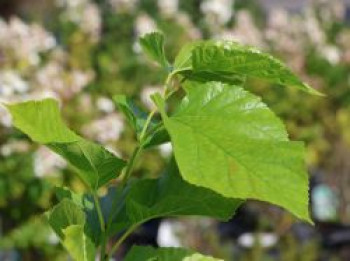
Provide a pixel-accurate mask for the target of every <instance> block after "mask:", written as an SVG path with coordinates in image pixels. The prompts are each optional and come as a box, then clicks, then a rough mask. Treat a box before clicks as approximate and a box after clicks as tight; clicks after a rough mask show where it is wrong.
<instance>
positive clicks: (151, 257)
mask: <svg viewBox="0 0 350 261" xmlns="http://www.w3.org/2000/svg"><path fill="white" fill-rule="evenodd" d="M135 260H143V261H155V260H161V261H223V260H222V259H217V258H213V257H209V256H203V255H201V254H199V253H195V252H193V251H191V250H188V249H184V248H174V247H162V248H158V249H157V248H153V247H149V246H133V247H132V248H131V250H130V251H129V253H128V254H127V256H126V258H125V261H135Z"/></svg>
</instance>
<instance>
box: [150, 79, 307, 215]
mask: <svg viewBox="0 0 350 261" xmlns="http://www.w3.org/2000/svg"><path fill="white" fill-rule="evenodd" d="M186 90H187V92H188V95H187V96H186V97H185V98H184V100H183V102H182V104H181V106H180V108H179V110H178V111H177V113H176V114H175V115H173V116H171V117H168V116H167V115H166V113H165V111H164V101H163V100H162V99H161V98H160V96H155V97H154V99H155V101H156V103H157V105H158V107H159V108H160V110H161V113H162V117H163V121H164V124H165V127H166V129H167V130H168V132H169V134H170V138H171V141H172V144H173V148H174V154H175V158H176V161H177V163H178V165H179V169H180V173H181V175H182V176H183V178H184V179H185V180H186V181H187V182H189V183H191V184H195V185H199V186H203V187H206V188H209V189H212V190H213V191H216V192H217V193H219V194H221V195H223V196H225V197H232V198H240V199H248V198H252V199H257V200H263V201H268V202H271V203H274V204H276V205H279V206H282V207H284V208H286V209H288V210H289V211H291V212H292V213H293V214H295V215H296V216H297V217H299V218H301V219H304V220H308V221H310V218H309V212H308V177H307V173H306V168H305V165H304V146H303V144H302V143H301V142H291V141H289V140H288V137H287V133H286V131H285V128H284V126H283V124H282V123H281V121H280V120H279V119H278V118H277V117H276V116H275V115H274V114H273V113H272V112H271V110H270V109H269V108H268V107H267V106H266V105H265V104H264V103H262V102H261V100H260V98H258V97H256V96H254V95H253V94H250V93H249V92H247V91H245V90H244V89H242V88H241V87H238V86H233V85H228V84H223V83H218V82H208V83H207V84H200V83H191V84H189V85H188V86H187V87H186Z"/></svg>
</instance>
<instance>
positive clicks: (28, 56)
mask: <svg viewBox="0 0 350 261" xmlns="http://www.w3.org/2000/svg"><path fill="white" fill-rule="evenodd" d="M54 46H56V40H55V38H54V37H53V35H52V34H50V33H48V32H47V31H45V29H44V28H42V27H41V26H39V25H37V24H32V25H28V24H26V23H24V22H23V21H21V20H20V19H19V18H17V17H12V18H11V19H10V20H9V22H8V23H5V22H3V21H1V22H0V48H3V49H5V50H6V51H7V52H5V55H7V54H12V56H13V57H11V59H13V58H15V59H18V60H25V61H28V62H29V64H31V65H38V64H39V62H40V57H39V53H41V52H44V51H48V50H50V49H52V48H53V47H54Z"/></svg>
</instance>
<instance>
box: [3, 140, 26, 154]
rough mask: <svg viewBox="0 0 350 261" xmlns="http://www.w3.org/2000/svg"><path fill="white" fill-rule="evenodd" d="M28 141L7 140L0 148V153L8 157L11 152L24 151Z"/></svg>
mask: <svg viewBox="0 0 350 261" xmlns="http://www.w3.org/2000/svg"><path fill="white" fill-rule="evenodd" d="M29 147H30V146H29V143H28V142H26V141H21V140H15V141H9V142H7V143H6V144H4V145H3V146H1V148H0V153H1V155H3V156H5V157H8V156H10V155H12V154H13V153H24V152H27V151H28V150H29Z"/></svg>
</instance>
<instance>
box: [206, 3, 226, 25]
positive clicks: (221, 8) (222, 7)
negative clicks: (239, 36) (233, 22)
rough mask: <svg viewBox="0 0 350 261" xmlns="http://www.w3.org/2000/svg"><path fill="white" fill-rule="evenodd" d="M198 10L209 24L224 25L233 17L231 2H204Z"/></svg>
mask: <svg viewBox="0 0 350 261" xmlns="http://www.w3.org/2000/svg"><path fill="white" fill-rule="evenodd" d="M200 8H201V11H202V12H203V13H204V15H205V16H206V17H207V19H209V22H212V23H216V22H218V23H220V24H221V25H224V24H226V23H227V22H228V21H230V19H231V17H232V15H233V0H206V1H203V2H202V3H201V6H200Z"/></svg>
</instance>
